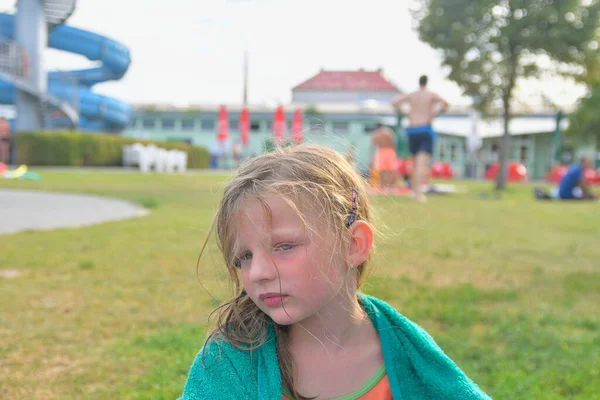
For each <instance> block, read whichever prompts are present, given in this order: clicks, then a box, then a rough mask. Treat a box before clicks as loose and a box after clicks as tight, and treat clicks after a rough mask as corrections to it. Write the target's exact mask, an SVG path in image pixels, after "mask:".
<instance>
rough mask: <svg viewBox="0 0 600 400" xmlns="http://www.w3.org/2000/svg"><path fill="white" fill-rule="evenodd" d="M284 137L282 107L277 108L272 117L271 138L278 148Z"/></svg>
mask: <svg viewBox="0 0 600 400" xmlns="http://www.w3.org/2000/svg"><path fill="white" fill-rule="evenodd" d="M284 136H285V112H284V111H283V106H279V107H277V110H275V115H274V116H273V138H274V139H275V143H276V144H277V145H278V146H281V145H282V144H283V139H284Z"/></svg>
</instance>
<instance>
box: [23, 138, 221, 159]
mask: <svg viewBox="0 0 600 400" xmlns="http://www.w3.org/2000/svg"><path fill="white" fill-rule="evenodd" d="M14 137H15V140H16V144H17V161H18V162H19V164H27V165H56V166H59V165H60V166H62V165H65V166H76V167H79V166H95V167H110V166H121V165H123V160H122V158H121V153H122V149H123V146H124V145H127V144H131V143H143V144H145V145H147V144H150V143H153V142H151V141H148V140H138V139H135V138H126V137H121V136H115V135H108V134H100V133H85V134H83V133H77V132H28V133H19V134H16V135H15V136H14ZM155 144H156V145H157V146H159V147H162V148H163V149H167V150H172V149H177V150H183V151H185V152H186V153H187V155H188V168H208V166H209V161H210V155H209V153H208V150H206V149H205V148H203V147H197V146H190V145H188V144H185V143H172V142H159V143H156V142H155Z"/></svg>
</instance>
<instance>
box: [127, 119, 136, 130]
mask: <svg viewBox="0 0 600 400" xmlns="http://www.w3.org/2000/svg"><path fill="white" fill-rule="evenodd" d="M136 125H137V118H131V119H130V120H129V126H130V127H131V128H135V126H136Z"/></svg>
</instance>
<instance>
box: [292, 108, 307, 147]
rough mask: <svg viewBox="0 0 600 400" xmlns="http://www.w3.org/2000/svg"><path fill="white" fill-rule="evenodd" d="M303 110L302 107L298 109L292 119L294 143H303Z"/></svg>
mask: <svg viewBox="0 0 600 400" xmlns="http://www.w3.org/2000/svg"><path fill="white" fill-rule="evenodd" d="M303 139H304V138H303V137H302V110H301V109H300V108H298V109H296V112H295V113H294V120H293V121H292V140H293V141H294V143H296V144H299V143H302V140H303Z"/></svg>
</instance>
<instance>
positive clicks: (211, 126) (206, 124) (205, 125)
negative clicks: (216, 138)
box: [200, 119, 215, 131]
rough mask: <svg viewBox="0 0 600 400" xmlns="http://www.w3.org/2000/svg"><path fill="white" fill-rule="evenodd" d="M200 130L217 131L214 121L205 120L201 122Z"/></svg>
mask: <svg viewBox="0 0 600 400" xmlns="http://www.w3.org/2000/svg"><path fill="white" fill-rule="evenodd" d="M200 128H201V129H202V130H203V131H214V130H215V120H214V119H203V120H202V121H200Z"/></svg>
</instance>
